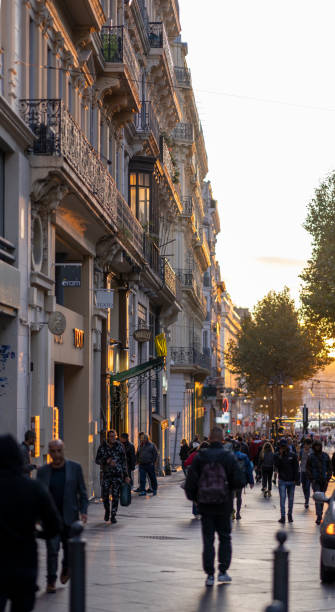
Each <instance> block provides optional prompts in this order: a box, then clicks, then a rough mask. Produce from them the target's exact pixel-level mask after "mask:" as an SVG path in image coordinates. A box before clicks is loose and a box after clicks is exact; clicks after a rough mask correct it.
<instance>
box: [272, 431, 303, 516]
mask: <svg viewBox="0 0 335 612" xmlns="http://www.w3.org/2000/svg"><path fill="white" fill-rule="evenodd" d="M274 465H275V466H276V468H277V471H278V488H279V498H280V515H281V516H280V519H279V523H285V501H286V495H287V498H288V513H287V518H288V522H289V523H293V503H294V492H295V487H296V485H299V484H300V478H299V462H298V457H297V453H293V452H292V451H290V450H289V447H288V444H287V440H286V439H285V438H281V440H280V442H279V451H278V452H277V453H275V456H274Z"/></svg>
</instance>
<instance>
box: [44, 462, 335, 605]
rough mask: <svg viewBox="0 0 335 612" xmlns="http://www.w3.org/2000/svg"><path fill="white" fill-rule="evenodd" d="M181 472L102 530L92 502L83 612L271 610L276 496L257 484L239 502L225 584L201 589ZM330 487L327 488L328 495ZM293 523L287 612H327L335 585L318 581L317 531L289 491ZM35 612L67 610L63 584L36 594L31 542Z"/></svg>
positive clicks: (197, 534) (195, 535) (197, 547)
mask: <svg viewBox="0 0 335 612" xmlns="http://www.w3.org/2000/svg"><path fill="white" fill-rule="evenodd" d="M182 481H183V476H182V473H181V472H177V473H176V474H173V475H172V476H171V477H167V478H161V479H159V489H158V495H157V497H154V498H152V496H149V495H148V496H146V497H142V498H141V497H138V496H137V495H136V494H134V495H133V499H132V504H131V506H130V507H128V508H120V511H119V513H118V516H117V518H118V523H117V524H116V525H111V524H110V522H108V523H104V522H103V514H104V510H103V505H102V503H100V502H99V503H94V502H93V503H91V504H90V506H89V522H88V526H87V528H86V530H85V539H86V540H87V546H86V549H87V611H88V612H100V611H101V612H104V611H108V612H116V611H117V612H128V611H130V610H134V611H139V612H142V611H143V612H156V611H157V610H164V612H176V611H177V610H182V611H183V612H207V611H213V612H219V611H223V610H224V611H225V612H236V610H238V611H239V612H250V611H252V612H261V611H263V610H264V608H265V606H266V605H267V604H269V603H270V602H271V580H272V551H273V549H274V547H275V546H276V541H275V533H276V532H277V530H278V528H279V527H280V525H279V524H278V522H277V521H278V518H279V516H280V512H279V496H278V489H277V487H274V489H273V496H272V497H271V498H270V499H264V498H263V496H262V493H261V486H260V485H259V484H258V485H256V486H255V488H254V489H253V490H252V491H251V490H250V489H249V488H248V489H247V492H246V495H244V496H243V505H242V510H241V515H242V520H241V521H238V522H237V521H234V522H233V533H232V536H233V559H232V564H231V567H230V570H229V574H230V575H231V577H232V583H231V584H230V585H218V584H217V583H216V584H215V586H214V587H213V588H207V589H206V587H205V586H204V583H205V575H204V573H203V571H202V565H201V549H202V543H201V529H200V521H199V520H197V519H193V517H192V514H191V503H190V502H189V501H188V500H187V499H186V498H185V494H184V491H183V490H182V488H181V487H180V484H181V482H182ZM333 486H334V485H330V488H331V487H333ZM295 499H296V501H295V505H294V514H293V518H294V523H293V524H292V525H289V526H288V524H287V523H286V531H287V534H288V540H287V547H288V549H289V550H290V612H305V611H307V610H308V611H309V612H314V611H315V612H316V611H318V612H320V611H326V610H334V609H335V584H334V585H333V586H332V585H330V586H329V585H321V583H320V580H319V557H320V545H319V528H318V527H317V526H316V525H315V512H314V502H312V501H311V504H310V509H309V510H305V509H304V503H303V496H302V491H301V487H297V488H296V498H295ZM39 549H40V570H39V580H38V583H39V586H40V592H39V597H38V600H37V603H36V608H35V609H36V610H37V611H38V612H65V611H68V598H69V585H67V586H65V587H64V586H62V585H61V584H60V583H59V581H58V582H57V592H56V594H54V595H47V594H45V546H44V542H40V543H39Z"/></svg>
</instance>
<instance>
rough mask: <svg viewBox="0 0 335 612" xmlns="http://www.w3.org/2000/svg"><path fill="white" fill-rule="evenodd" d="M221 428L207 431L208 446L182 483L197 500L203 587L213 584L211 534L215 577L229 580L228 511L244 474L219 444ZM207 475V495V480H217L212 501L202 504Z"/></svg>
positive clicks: (188, 493) (229, 522)
mask: <svg viewBox="0 0 335 612" xmlns="http://www.w3.org/2000/svg"><path fill="white" fill-rule="evenodd" d="M222 440H223V431H222V429H221V428H220V427H214V428H213V429H212V431H211V433H210V437H209V441H210V447H209V448H205V449H203V450H200V451H199V452H198V453H197V455H196V457H195V458H194V460H193V463H192V465H191V467H190V469H189V471H188V474H187V477H186V483H185V492H186V495H187V497H188V499H190V500H192V501H194V502H197V504H198V511H199V514H201V526H202V536H203V568H204V571H205V573H206V574H207V580H206V586H213V585H214V560H215V549H214V537H215V532H217V534H218V536H219V541H220V545H219V576H218V580H219V581H220V582H223V583H228V582H231V578H230V576H229V575H228V574H227V570H228V568H229V566H230V562H231V556H232V548H231V536H230V534H231V513H232V509H233V492H234V490H236V489H241V488H242V487H243V483H244V475H243V473H242V470H241V469H240V468H239V465H238V463H237V460H236V457H235V455H234V454H233V453H232V452H229V451H225V450H224V448H223V445H222ZM205 475H206V476H207V485H206V486H207V495H208V498H210V497H212V498H213V499H214V495H213V488H212V490H210V485H209V486H208V483H210V481H211V480H212V481H213V479H214V481H215V483H214V486H215V485H216V486H217V485H218V484H219V483H220V479H221V486H220V489H218V492H219V493H221V495H220V494H219V495H217V498H216V500H215V503H204V502H203V501H201V500H203V499H204V498H205V496H206V491H205V484H204V479H205Z"/></svg>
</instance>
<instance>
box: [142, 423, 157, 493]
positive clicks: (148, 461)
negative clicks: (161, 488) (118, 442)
mask: <svg viewBox="0 0 335 612" xmlns="http://www.w3.org/2000/svg"><path fill="white" fill-rule="evenodd" d="M157 458H158V453H157V448H156V446H155V445H154V444H153V443H152V442H150V440H149V436H147V435H146V434H143V436H142V438H141V443H140V446H139V449H138V451H137V463H138V464H139V468H140V493H139V495H145V494H146V492H145V482H146V478H147V475H148V476H149V479H150V484H151V489H152V495H157V488H158V484H157V478H156V472H155V463H156V461H157Z"/></svg>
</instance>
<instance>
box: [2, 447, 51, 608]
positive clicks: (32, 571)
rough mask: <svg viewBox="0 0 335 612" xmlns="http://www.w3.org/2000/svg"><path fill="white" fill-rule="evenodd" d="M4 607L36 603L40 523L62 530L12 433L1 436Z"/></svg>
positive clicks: (48, 531)
mask: <svg viewBox="0 0 335 612" xmlns="http://www.w3.org/2000/svg"><path fill="white" fill-rule="evenodd" d="M0 490H1V495H0V540H1V555H2V563H1V572H0V610H4V609H5V607H6V601H7V600H10V601H11V602H12V610H20V612H30V610H33V608H34V603H35V592H36V578H37V546H36V541H35V527H36V523H37V522H39V521H41V522H42V526H43V529H44V534H45V536H46V537H50V538H51V537H53V536H56V535H57V533H59V531H60V517H59V515H58V512H57V510H56V507H55V505H54V503H53V501H52V499H51V497H50V495H49V494H48V492H47V491H46V490H45V488H44V487H43V485H42V484H41V483H40V482H37V481H36V480H30V478H27V477H26V476H24V473H23V458H22V452H21V450H20V447H19V445H18V444H17V442H16V441H15V440H14V438H13V437H12V436H10V435H4V436H0Z"/></svg>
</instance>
